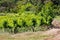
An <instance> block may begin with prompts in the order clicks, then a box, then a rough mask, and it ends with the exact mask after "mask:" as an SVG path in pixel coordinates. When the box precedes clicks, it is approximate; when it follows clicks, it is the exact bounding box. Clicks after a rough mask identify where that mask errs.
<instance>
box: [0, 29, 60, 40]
mask: <svg viewBox="0 0 60 40" xmlns="http://www.w3.org/2000/svg"><path fill="white" fill-rule="evenodd" d="M0 40H60V29H50V30H48V31H43V32H41V31H39V32H25V33H18V34H14V35H10V34H8V35H7V34H4V35H0Z"/></svg>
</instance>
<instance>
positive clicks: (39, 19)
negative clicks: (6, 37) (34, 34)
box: [0, 0, 60, 33]
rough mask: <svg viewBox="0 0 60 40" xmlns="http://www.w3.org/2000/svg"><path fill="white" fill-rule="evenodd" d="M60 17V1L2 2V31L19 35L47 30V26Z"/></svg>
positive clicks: (27, 0)
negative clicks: (18, 33)
mask: <svg viewBox="0 0 60 40" xmlns="http://www.w3.org/2000/svg"><path fill="white" fill-rule="evenodd" d="M58 15H60V0H0V29H1V30H2V31H6V30H7V31H8V32H13V33H17V32H25V31H39V30H45V29H46V27H45V26H50V25H51V22H52V20H53V18H54V17H55V16H58ZM42 25H44V27H43V26H42Z"/></svg>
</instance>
